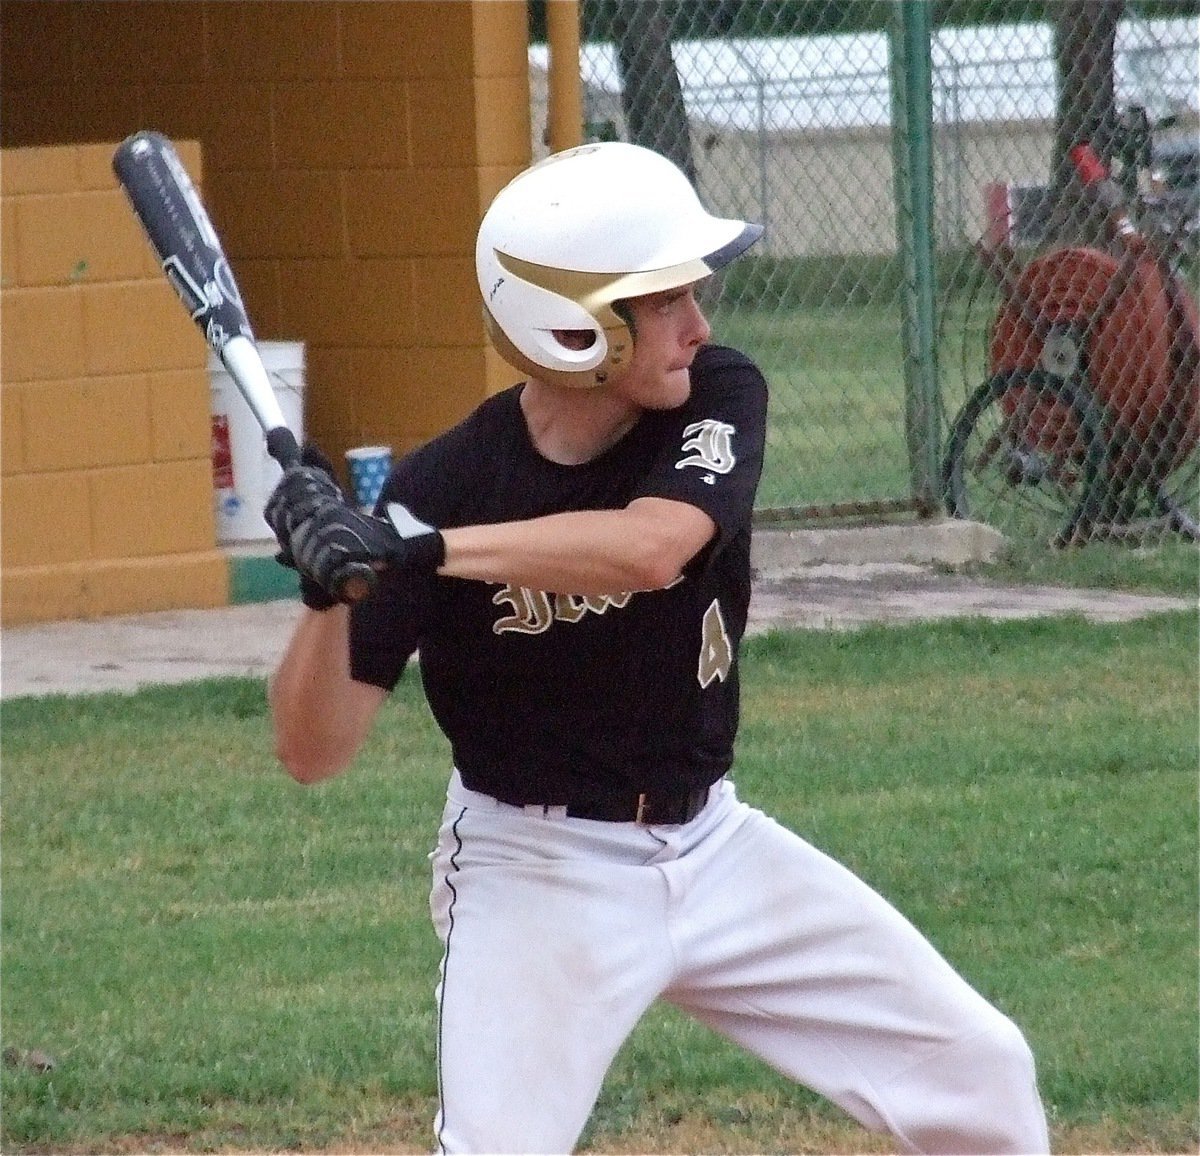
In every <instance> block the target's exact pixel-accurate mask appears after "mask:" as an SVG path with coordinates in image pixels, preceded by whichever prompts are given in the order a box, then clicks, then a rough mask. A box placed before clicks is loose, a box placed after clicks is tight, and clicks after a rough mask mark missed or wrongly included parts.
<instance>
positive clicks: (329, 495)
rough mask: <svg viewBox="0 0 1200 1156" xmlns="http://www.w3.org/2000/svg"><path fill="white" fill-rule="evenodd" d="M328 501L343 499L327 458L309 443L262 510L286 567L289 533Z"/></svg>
mask: <svg viewBox="0 0 1200 1156" xmlns="http://www.w3.org/2000/svg"><path fill="white" fill-rule="evenodd" d="M330 500H332V501H336V502H341V501H344V500H345V498H344V496H343V494H342V490H341V487H340V486H339V485H338V484H337V482H336V481H335V480H334V477H333V466H332V464H331V463H330V461H329V459H328V458H327V457H325V455H324V454H323V453H322V452H321V451H320V450H319V449H318V448H317V447H316V446H315V445H313V444H312V443H311V442H309V443H307V444H306V445H305V447H304V449H303V450H302V451H301V453H300V464H299V465H295V466H289V467H288V468H287V469H286V470H284V471H283V477H282V478H280V479H279V484H278V485H277V486H276V487H275V489H274V490H273V491H272V492H271V496H270V497H269V498H268V499H267V505H266V508H265V509H264V510H263V517H264V518H265V519H266V521H267V525H268V526H270V527H271V529H272V531H273V532H274V534H275V540H276V541H277V542H278V543H279V550H280V552H281V553H282V554H284V555H286V556H287V557H286V558H281V559H280V561H281V562H282V563H283V564H284V565H285V566H289V565H292V562H291V555H292V548H291V547H292V534H293V533H295V531H296V529H297V527H298V526H300V525H302V524H303V523H304V522H305V521H307V520H308V519H309V518H310V517H312V515H313V514H314V513H316V511H317V510H318V509H319V508H320V507H321V506H323V505H324V504H325V503H326V502H328V501H330Z"/></svg>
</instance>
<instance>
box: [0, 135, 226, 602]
mask: <svg viewBox="0 0 1200 1156" xmlns="http://www.w3.org/2000/svg"><path fill="white" fill-rule="evenodd" d="M114 147H115V146H114V145H113V144H107V145H76V146H65V147H57V148H26V149H5V150H4V152H3V155H2V156H0V222H2V226H3V236H2V248H0V253H2V255H3V279H2V282H0V406H2V408H0V432H2V434H3V444H2V446H0V474H2V478H0V618H2V620H3V622H5V623H17V622H30V621H36V620H44V619H57V618H90V617H96V616H100V615H105V614H117V613H122V612H126V611H134V610H139V611H140V610H165V609H174V608H178V607H204V606H220V605H223V604H224V603H225V602H226V601H227V598H228V565H227V562H226V559H225V556H224V554H223V553H222V552H221V551H219V550H218V549H217V548H216V546H215V533H216V531H215V526H214V519H213V500H212V457H211V431H210V417H209V415H210V411H211V402H210V395H209V382H208V373H207V369H206V348H205V345H204V341H203V340H202V338H201V337H200V335H199V333H198V332H197V331H196V329H195V328H194V327H193V326H192V324H191V322H190V321H189V319H188V317H187V315H186V313H185V312H184V311H183V309H182V308H181V307H180V306H179V304H178V301H177V299H176V297H175V295H174V293H173V292H172V290H171V289H170V288H169V286H167V284H166V282H165V281H164V279H163V277H162V274H161V273H160V272H159V270H158V267H157V264H156V263H155V261H154V259H153V256H152V254H151V252H150V249H149V246H148V245H147V244H146V242H145V240H144V239H143V238H142V235H141V233H140V231H139V229H138V226H137V224H136V222H135V221H134V218H133V216H132V214H131V213H130V212H129V209H128V207H127V206H126V204H125V200H124V196H123V194H122V193H121V191H120V189H119V188H118V187H117V183H116V181H115V179H114V178H113V175H112V169H111V158H112V152H113V148H114ZM181 155H182V156H184V158H185V161H186V163H188V164H189V166H194V171H195V172H196V173H197V174H199V169H200V150H199V147H198V145H196V144H195V143H192V142H183V143H182V144H181Z"/></svg>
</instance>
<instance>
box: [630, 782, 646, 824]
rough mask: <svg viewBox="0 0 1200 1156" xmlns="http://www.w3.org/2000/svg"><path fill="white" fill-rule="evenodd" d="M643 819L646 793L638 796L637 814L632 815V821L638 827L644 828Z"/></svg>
mask: <svg viewBox="0 0 1200 1156" xmlns="http://www.w3.org/2000/svg"><path fill="white" fill-rule="evenodd" d="M645 817H646V792H645V791H643V792H642V793H641V794H640V795H638V804H637V814H636V815H634V817H633V821H634V822H635V823H637V824H638V825H639V826H644V825H645V824H644V819H645Z"/></svg>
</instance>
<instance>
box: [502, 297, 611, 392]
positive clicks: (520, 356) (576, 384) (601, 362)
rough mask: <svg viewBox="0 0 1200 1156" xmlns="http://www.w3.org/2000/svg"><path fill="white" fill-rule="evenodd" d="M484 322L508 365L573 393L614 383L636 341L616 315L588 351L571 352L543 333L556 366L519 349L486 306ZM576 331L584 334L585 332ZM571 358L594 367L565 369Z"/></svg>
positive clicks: (549, 333)
mask: <svg viewBox="0 0 1200 1156" xmlns="http://www.w3.org/2000/svg"><path fill="white" fill-rule="evenodd" d="M483 319H484V324H485V326H486V327H487V333H488V337H489V339H490V340H491V342H492V344H493V345H494V346H495V348H496V352H497V353H499V354H500V356H501V357H502V358H504V360H505V361H507V362H508V364H509V365H511V366H514V367H515V368H516V369H519V370H521V372H523V373H527V374H529V375H530V376H531V377H536V378H537V379H538V380H539V381H545V382H549V383H550V384H553V385H563V386H567V387H569V388H571V389H593V388H595V387H596V386H598V385H604V384H605V383H607V382H609V381H611V380H612V379H613V377H615V376H616V375H617V374H618V373H620V372H622V371H624V370H625V369H626V368H627V367H628V365H629V360H630V358H631V357H632V356H633V337H632V335H631V332H630V329H629V327H628V325H627V323H626V322H625V321H623V320H622V319H621V318H620V317H618V316H615V315H614V316H613V317H612V321H613V324H611V325H606V326H604V328H602V329H598V330H591V331H593V332H596V335H597V336H596V340H595V341H594V342H593V343H592V344H591V345H590V346H588V348H587V349H585V350H570V349H568V348H567V347H566V346H565V345H563V344H562V343H561V342H560V341H559V340H558V338H557V337H555V336H554V333H553V331H551V330H546V331H543V332H544V335H545V343H546V346H547V347H552V348H553V349H554V350H555V351H556V353H557V354H558V355H559V356H557V357H556V360H557V361H558V362H559V364H558V365H554V366H550V365H547V364H546V362H547V361H548V360H549V358H548V357H547V356H546V355H545V354H544V353H542V352H539V354H538V359H537V360H535V359H534V358H533V357H530V356H529V354H528V353H526V352H525V351H524V350H522V349H519V348H518V347H517V346H516V345H515V344H514V343H513V341H512V339H511V338H510V337H509V336H508V334H507V333H506V332H505V330H504V328H503V326H501V324H500V322H499V320H498V319H497V318H496V316H495V315H494V314H493V313H492V311H491V310H490V309H489V308H488V307H487V306H486V305H485V306H484V310H483ZM559 328H561V329H567V330H568V331H570V330H572V328H573V327H569V326H561V327H559ZM574 331H577V332H582V331H583V330H582V329H577V330H574ZM597 350H602V351H603V353H602V354H601V355H597ZM570 356H573V357H576V358H579V359H580V361H581V362H583V363H584V364H586V363H588V362H590V363H591V364H588V365H587V367H586V368H580V364H579V362H576V363H575V364H574V365H570V363H568V366H569V367H567V366H564V365H563V361H564V358H565V357H570Z"/></svg>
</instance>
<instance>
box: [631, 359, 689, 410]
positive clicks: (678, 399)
mask: <svg viewBox="0 0 1200 1156" xmlns="http://www.w3.org/2000/svg"><path fill="white" fill-rule="evenodd" d="M691 395H692V374H691V370H690V369H688V368H687V367H686V366H685V367H684V368H682V369H669V370H667V371H666V372H665V373H664V374H663V375H662V378H661V379H660V380H659V381H658V382H657V383H656V388H655V389H654V391H653V393H652V394H651V395H650V396H648V397H647V398H646V400H645V401H644V402H643V403H642V404H643V405H645V407H646V408H647V409H676V408H678V407H679V406H681V405H683V403H684V402H685V401H687V399H688V398H689V397H691Z"/></svg>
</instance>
